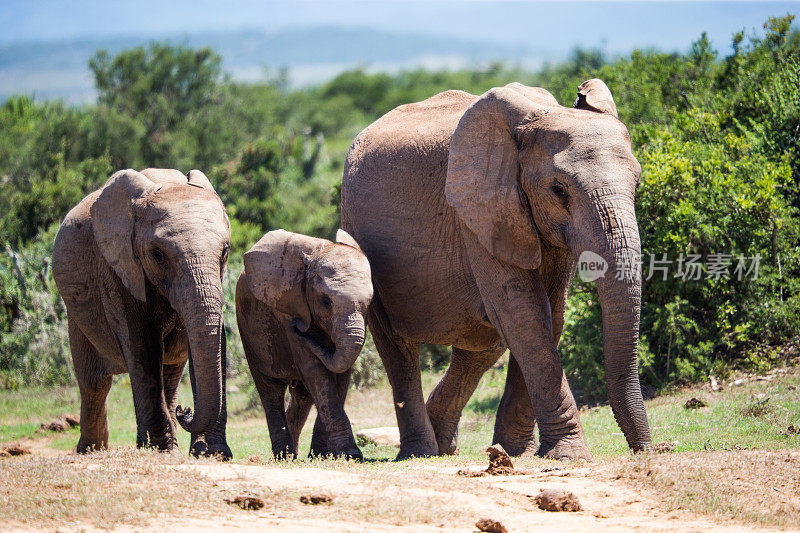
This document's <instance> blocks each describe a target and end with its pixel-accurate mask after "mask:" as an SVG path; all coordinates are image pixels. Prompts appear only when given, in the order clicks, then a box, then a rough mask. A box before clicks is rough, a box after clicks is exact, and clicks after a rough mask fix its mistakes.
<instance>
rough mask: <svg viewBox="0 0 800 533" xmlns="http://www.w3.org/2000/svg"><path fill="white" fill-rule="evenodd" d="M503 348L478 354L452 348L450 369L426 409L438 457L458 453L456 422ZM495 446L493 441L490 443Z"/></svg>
mask: <svg viewBox="0 0 800 533" xmlns="http://www.w3.org/2000/svg"><path fill="white" fill-rule="evenodd" d="M503 350H505V347H503V346H497V347H495V348H492V349H490V350H485V351H481V352H470V351H467V350H461V349H459V348H453V356H452V359H451V362H450V366H449V367H448V368H447V372H445V374H444V376H443V377H442V379H441V381H439V383H438V384H437V385H436V388H434V389H433V391H432V392H431V394H430V396H429V397H428V402H427V403H426V408H427V411H428V416H429V417H430V419H431V425H433V431H434V433H435V434H436V443H437V444H438V446H439V455H452V454H455V453H456V451H457V449H458V422H459V420H461V412H462V411H463V410H464V406H466V405H467V402H468V401H469V399H470V398H471V397H472V394H473V393H474V392H475V388H476V387H477V386H478V382H479V381H480V380H481V377H482V376H483V375H484V374H485V373H486V371H487V370H489V368H491V366H492V365H493V364H494V363H495V362H496V361H497V359H498V358H499V357H500V356H501V355H502V353H503ZM493 442H496V441H493Z"/></svg>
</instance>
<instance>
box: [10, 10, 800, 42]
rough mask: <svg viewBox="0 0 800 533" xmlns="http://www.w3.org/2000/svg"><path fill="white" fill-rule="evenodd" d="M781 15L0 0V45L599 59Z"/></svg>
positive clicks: (721, 35) (726, 36)
mask: <svg viewBox="0 0 800 533" xmlns="http://www.w3.org/2000/svg"><path fill="white" fill-rule="evenodd" d="M787 12H791V13H794V14H797V13H800V2H798V1H795V2H599V1H594V2H592V1H589V2H508V1H455V0H452V1H442V0H438V1H436V0H434V1H431V0H428V1H423V2H417V1H404V2H397V1H379V0H372V1H352V0H349V1H327V2H310V1H285V2H276V1H271V2H266V1H256V0H231V1H225V0H220V1H210V0H191V1H185V0H178V1H170V0H139V1H135V2H123V1H119V0H84V1H77V0H76V1H67V0H3V1H2V4H0V43H9V42H14V41H32V40H41V39H46V40H58V39H65V38H75V37H100V36H110V35H131V34H141V35H144V36H148V37H149V36H170V35H174V36H180V35H181V34H184V33H195V32H197V31H204V30H231V29H239V28H261V29H265V30H277V29H281V28H287V27H303V26H319V25H330V26H344V27H372V28H379V29H384V30H389V31H394V32H398V33H424V34H431V35H438V36H453V37H458V38H461V39H469V40H480V41H492V42H497V43H505V44H519V45H527V46H535V47H548V48H569V47H571V46H573V45H575V44H580V45H582V46H605V49H606V50H607V51H608V52H624V51H628V50H630V49H632V48H634V47H645V46H656V47H658V48H662V49H667V50H674V49H685V48H686V46H687V43H689V42H690V41H692V40H694V39H695V38H697V37H698V36H699V34H700V32H701V31H704V30H705V31H707V32H708V33H709V36H710V37H711V39H712V41H713V43H714V45H715V46H716V47H718V48H719V49H721V50H722V51H723V52H727V50H728V46H729V44H730V35H731V34H732V33H733V32H734V31H737V30H740V29H743V28H744V29H746V30H747V31H748V32H751V31H754V30H760V29H761V24H762V23H763V22H764V20H765V19H766V18H767V17H768V16H770V15H783V14H786V13H787Z"/></svg>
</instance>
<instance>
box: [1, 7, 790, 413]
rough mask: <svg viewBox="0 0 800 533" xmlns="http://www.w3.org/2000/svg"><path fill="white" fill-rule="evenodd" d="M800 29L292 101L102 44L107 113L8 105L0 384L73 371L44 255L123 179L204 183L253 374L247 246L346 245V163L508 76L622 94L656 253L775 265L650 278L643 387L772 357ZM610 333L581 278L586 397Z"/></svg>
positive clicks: (426, 361)
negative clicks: (435, 109) (397, 124)
mask: <svg viewBox="0 0 800 533" xmlns="http://www.w3.org/2000/svg"><path fill="white" fill-rule="evenodd" d="M791 23H792V17H791V16H787V17H777V18H771V19H769V20H768V21H767V22H766V24H765V25H764V32H763V35H761V36H753V37H751V38H749V39H746V38H745V36H744V34H742V33H737V34H736V35H734V36H733V40H732V44H733V51H732V53H731V54H730V55H728V56H727V57H719V56H718V53H717V52H716V51H715V50H713V48H712V47H711V46H710V43H709V41H708V39H707V37H706V36H705V35H702V36H700V38H699V39H698V40H697V41H696V42H695V43H693V44H692V45H691V47H690V48H689V49H688V51H687V53H685V54H681V53H662V52H658V51H654V50H636V51H634V52H632V53H631V54H630V55H628V56H626V57H620V58H617V59H614V60H613V61H610V60H608V59H607V58H606V57H605V56H604V55H603V54H602V53H601V52H599V51H597V50H581V49H576V50H575V51H574V52H573V54H572V55H571V56H570V58H569V59H568V60H566V61H565V62H563V63H560V64H554V65H548V66H546V67H545V68H543V69H541V70H540V71H538V72H535V73H534V72H525V71H522V70H519V69H512V68H507V67H505V66H503V65H499V64H492V65H489V66H488V67H486V68H483V69H480V70H458V71H445V70H439V71H433V72H430V71H426V70H423V69H415V70H410V71H404V72H399V73H397V74H394V75H387V74H368V73H366V72H364V71H363V70H360V69H358V70H353V71H349V72H345V73H343V74H341V75H339V76H337V77H336V78H334V79H333V80H330V81H329V82H327V83H323V84H321V85H320V86H317V87H309V88H303V89H297V90H289V89H287V86H288V84H287V83H286V79H285V75H282V74H278V75H277V76H275V77H274V78H273V79H270V80H268V81H266V82H263V83H260V84H256V85H244V84H238V83H233V82H230V81H229V80H227V79H226V78H225V76H224V75H223V74H222V71H221V63H220V58H219V56H218V55H216V54H215V53H214V52H213V51H211V50H208V49H199V50H194V49H190V48H186V47H181V46H171V45H167V44H152V45H150V46H148V47H139V48H134V49H131V50H126V51H123V52H121V53H120V54H118V55H116V56H114V57H111V56H110V55H109V54H107V53H104V52H98V54H97V55H96V56H95V57H94V58H93V59H92V61H91V68H92V70H93V72H94V75H95V81H96V86H97V89H98V94H99V101H98V103H97V105H93V106H85V107H76V108H70V107H66V106H64V105H63V104H61V103H59V102H43V103H36V102H34V101H33V100H32V99H31V98H28V97H25V96H17V97H13V98H9V99H8V100H7V101H6V102H5V103H3V104H2V105H0V246H1V247H2V248H1V249H0V279H1V280H2V286H1V287H0V349H2V351H0V387H17V386H22V385H24V384H26V383H50V384H55V383H63V382H66V381H68V380H70V379H71V375H70V372H71V364H70V363H69V361H68V357H69V352H68V350H67V344H66V327H65V316H64V310H63V305H62V304H61V302H60V299H59V298H58V296H57V294H56V292H55V287H54V285H53V283H52V279H51V277H50V274H49V266H48V265H49V263H48V261H49V259H48V258H49V254H50V251H51V249H52V239H53V236H54V234H55V233H54V232H55V227H56V224H57V223H58V222H59V221H60V220H61V219H62V218H63V216H64V215H65V214H66V213H67V211H68V210H69V209H70V208H71V207H72V206H73V205H75V204H76V203H77V202H78V201H79V200H80V198H82V197H83V196H84V195H85V194H87V193H88V192H89V191H92V190H94V189H96V188H97V187H98V186H100V185H101V184H102V183H103V182H104V181H105V180H106V179H107V177H108V176H109V175H110V174H111V173H112V172H113V171H114V170H117V169H119V168H129V167H131V168H144V167H148V166H163V167H169V168H178V169H180V170H182V171H184V172H186V171H188V170H190V169H191V168H200V169H201V170H204V171H205V172H206V173H207V174H208V175H209V177H210V179H211V181H212V183H213V184H214V186H215V188H216V189H217V192H218V193H219V194H220V196H221V198H222V199H223V201H224V202H225V204H226V206H227V209H228V213H229V216H230V219H231V227H232V237H233V243H232V248H233V249H232V253H231V257H230V260H229V266H228V271H227V275H226V278H225V281H224V283H225V294H226V298H227V301H228V306H227V308H226V311H225V322H226V332H227V334H228V355H229V362H228V370H229V372H230V373H232V374H245V375H246V374H247V372H248V371H247V369H246V364H245V362H244V357H243V354H242V352H241V344H240V342H239V339H238V330H237V328H236V323H235V311H234V306H233V297H234V292H235V282H236V277H237V276H238V273H239V271H240V270H241V254H242V253H243V252H244V251H245V250H246V249H247V248H249V247H250V246H251V245H252V243H254V242H255V241H256V240H257V239H259V238H260V237H261V236H262V235H263V234H264V233H265V232H267V231H269V230H272V229H276V228H279V227H282V228H285V229H287V230H290V231H297V232H300V233H306V234H310V235H315V236H319V237H325V238H332V237H333V236H334V234H335V231H336V228H337V227H338V224H339V211H338V204H339V201H338V198H339V194H340V190H339V185H340V183H341V175H342V168H343V165H344V158H345V154H346V152H347V148H348V146H349V145H350V143H351V142H352V139H353V137H354V136H355V135H356V134H357V133H358V132H359V131H360V130H361V129H362V128H363V127H365V126H366V125H367V124H368V123H369V122H371V121H372V120H374V119H376V118H377V117H378V116H379V115H381V114H383V113H385V112H387V111H389V110H390V109H392V108H394V107H395V106H397V105H400V104H403V103H407V102H412V101H418V100H422V99H424V98H427V97H429V96H432V95H433V94H436V93H438V92H441V91H443V90H447V89H461V90H465V91H468V92H471V93H473V94H480V93H482V92H484V91H486V90H487V89H489V88H491V87H495V86H502V85H505V84H507V83H509V82H512V81H519V82H522V83H525V84H527V85H532V86H542V87H545V88H547V89H548V90H550V91H551V92H552V93H553V95H554V96H555V97H556V98H557V99H558V100H559V101H560V102H561V103H562V104H564V105H571V104H572V101H573V100H574V98H575V89H576V87H577V86H578V85H579V84H580V83H581V82H582V81H584V80H586V79H589V78H592V77H599V78H601V79H603V80H605V81H606V83H607V84H608V86H609V87H610V88H611V90H612V92H613V94H614V97H615V100H616V103H617V106H618V109H619V113H620V118H621V119H622V120H623V121H624V122H625V123H626V124H627V125H628V126H629V129H630V131H631V137H632V141H633V145H634V153H635V154H636V156H637V157H638V159H639V161H640V162H641V164H642V167H643V169H644V172H643V175H642V182H641V187H640V189H639V192H638V196H637V216H638V220H639V227H640V232H641V237H642V246H643V254H644V260H645V261H647V260H648V259H649V257H650V255H651V254H655V255H656V257H657V258H660V257H661V254H667V256H668V258H670V259H672V260H673V261H674V260H675V259H677V258H678V257H679V256H680V254H684V255H685V254H689V253H696V254H700V255H701V256H702V257H703V259H704V260H707V259H708V257H709V255H710V254H717V253H726V254H731V255H732V256H738V254H743V255H745V256H748V257H752V256H756V255H760V256H761V262H760V265H759V266H760V269H759V276H758V278H757V279H756V280H752V279H749V278H748V279H745V280H738V279H736V276H729V277H725V278H721V279H714V278H713V277H712V278H707V277H706V275H707V271H704V272H703V276H702V277H701V279H699V280H691V281H684V280H680V279H676V278H674V277H669V278H668V279H666V280H662V279H660V277H657V276H656V277H653V278H651V279H650V280H645V282H644V293H643V307H642V329H641V339H640V370H641V375H642V379H643V382H644V383H645V385H646V387H647V388H648V389H656V390H657V389H659V388H662V387H665V386H669V385H670V384H672V383H676V382H683V381H691V380H698V379H704V378H705V377H706V376H707V375H708V373H710V372H715V373H720V372H724V371H725V370H726V369H728V368H731V367H732V366H736V365H740V366H746V367H749V368H753V369H763V368H765V367H767V366H769V365H772V364H775V363H776V362H778V361H779V356H777V355H776V354H778V353H779V350H778V349H777V347H779V346H780V345H781V344H782V343H785V342H787V341H788V340H789V339H791V338H793V337H794V336H796V335H797V331H799V330H800V238H798V235H799V234H800V222H798V221H799V220H800V216H799V215H798V209H800V145H799V144H798V143H799V142H800V33H799V32H797V31H792V26H791ZM732 261H733V259H732ZM648 266H649V265H648V264H647V263H645V265H644V272H645V275H646V274H647V272H648ZM735 266H736V265H735V264H731V265H730V268H731V270H733V269H734V268H735ZM674 269H675V265H673V270H672V271H671V273H674ZM600 325H601V311H600V308H599V305H598V300H597V295H596V291H595V288H594V286H593V285H591V284H584V283H582V282H580V281H578V280H576V281H575V282H574V284H573V291H572V293H571V296H570V299H569V305H568V309H567V319H566V327H565V330H564V334H563V335H562V339H561V343H560V345H559V351H560V353H561V356H562V359H563V362H564V368H565V371H566V373H567V376H568V378H569V379H570V382H571V384H572V386H573V389H574V392H575V393H576V396H578V397H579V398H582V399H584V400H586V401H602V400H603V399H604V397H605V391H604V388H605V387H604V379H603V364H602V339H601V330H600ZM449 360H450V349H449V348H448V347H438V346H429V345H424V346H422V347H421V365H422V367H423V368H426V369H436V370H439V369H442V368H444V367H446V366H447V364H449ZM382 375H383V370H382V368H381V365H380V363H379V358H378V356H377V352H376V351H375V349H374V345H373V344H372V343H371V340H368V342H367V345H366V346H365V348H364V351H363V352H362V355H361V357H359V359H358V362H357V363H356V367H355V368H354V372H353V383H354V384H355V386H368V385H369V384H371V383H374V382H375V381H376V380H378V379H381V376H382Z"/></svg>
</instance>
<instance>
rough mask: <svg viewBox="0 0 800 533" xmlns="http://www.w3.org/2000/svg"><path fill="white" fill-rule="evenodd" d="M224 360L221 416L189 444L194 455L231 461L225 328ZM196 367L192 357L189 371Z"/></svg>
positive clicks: (222, 362)
mask: <svg viewBox="0 0 800 533" xmlns="http://www.w3.org/2000/svg"><path fill="white" fill-rule="evenodd" d="M221 342H222V354H221V356H222V360H221V363H220V366H221V368H222V376H221V379H222V403H221V404H220V410H219V416H218V417H217V420H216V421H215V422H214V425H213V426H211V429H210V430H208V431H207V432H206V433H198V434H192V441H191V444H190V446H189V453H190V454H192V456H194V457H200V456H213V457H217V458H218V459H221V460H223V461H229V460H230V459H232V458H233V452H231V449H230V447H229V446H228V438H227V433H226V427H227V425H228V400H227V396H228V392H227V391H228V387H227V366H228V357H227V348H226V336H225V328H224V327H223V329H222V341H221ZM193 371H194V369H193V368H192V362H191V359H190V360H189V372H193ZM190 381H191V383H192V396H193V397H195V398H197V394H196V391H195V384H194V380H193V379H192V380H190Z"/></svg>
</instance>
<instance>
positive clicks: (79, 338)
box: [68, 320, 111, 453]
mask: <svg viewBox="0 0 800 533" xmlns="http://www.w3.org/2000/svg"><path fill="white" fill-rule="evenodd" d="M68 328H69V346H70V351H71V352H72V363H73V365H74V367H75V377H76V379H77V381H78V388H79V390H80V393H81V436H80V439H79V440H78V446H77V451H78V453H87V452H90V451H93V450H100V449H104V448H108V413H107V412H106V398H107V397H108V391H109V390H111V375H110V374H108V373H106V370H105V367H104V365H103V362H102V359H100V356H99V355H98V353H97V350H96V349H95V347H94V346H93V345H92V343H91V342H89V339H87V338H86V335H84V334H83V332H82V331H81V330H80V328H79V327H78V326H77V325H76V324H75V323H74V322H73V321H72V320H69V321H68Z"/></svg>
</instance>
